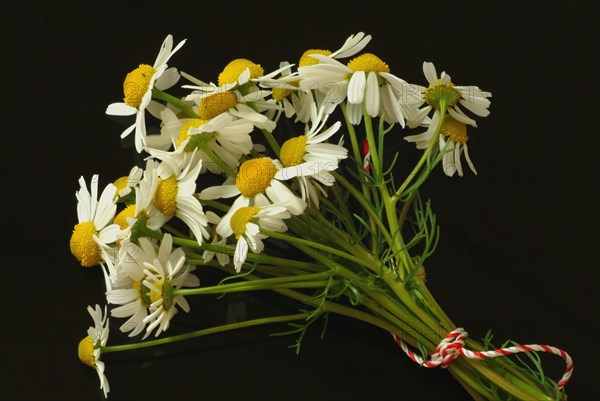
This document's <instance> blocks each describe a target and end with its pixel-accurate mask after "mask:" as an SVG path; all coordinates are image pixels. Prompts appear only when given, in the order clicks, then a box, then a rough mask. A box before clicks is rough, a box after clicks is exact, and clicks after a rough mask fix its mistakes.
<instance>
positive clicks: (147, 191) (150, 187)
mask: <svg viewBox="0 0 600 401" xmlns="http://www.w3.org/2000/svg"><path fill="white" fill-rule="evenodd" d="M158 165H159V163H158V162H156V161H154V160H151V159H150V160H148V161H147V162H146V168H145V169H144V174H143V177H142V180H141V181H140V183H139V185H138V186H137V187H135V204H132V205H129V206H127V207H126V208H125V209H123V210H122V211H120V212H119V213H118V214H117V216H115V219H114V224H117V225H118V226H119V227H120V228H121V237H122V238H121V239H129V238H131V236H132V235H133V236H134V238H133V239H134V240H137V236H138V235H137V234H135V233H134V231H135V227H136V224H138V222H139V224H142V225H143V226H144V227H147V228H149V229H151V230H159V229H160V228H161V227H162V226H163V225H164V224H165V223H166V222H167V221H168V220H169V218H168V217H167V216H165V215H164V214H163V213H161V212H160V210H159V209H158V208H157V207H156V206H155V205H154V203H153V201H152V200H153V197H154V195H155V193H156V191H157V188H158V184H159V177H158Z"/></svg>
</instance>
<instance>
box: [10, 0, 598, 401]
mask: <svg viewBox="0 0 600 401" xmlns="http://www.w3.org/2000/svg"><path fill="white" fill-rule="evenodd" d="M599 17H600V12H599V7H598V3H597V2H568V3H567V2H554V1H545V2H527V1H521V2H503V3H495V2H494V3H492V2H487V3H484V4H480V3H479V2H472V1H468V2H450V1H434V2H425V3H423V2H419V1H397V2H391V1H368V2H361V3H351V2H332V1H310V2H301V1H298V2H291V1H290V2H279V1H267V2H259V1H247V2H246V1H233V2H232V1H228V2H226V3H223V4H221V3H220V2H216V1H202V2H200V1H198V2H164V3H156V2H151V1H150V2H149V1H146V2H134V1H124V2H120V3H110V4H109V3H105V2H76V1H70V2H61V3H60V4H58V3H57V4H53V3H50V2H48V3H45V2H41V1H24V2H17V1H9V2H3V4H2V6H0V27H1V28H0V29H1V30H2V34H3V35H2V37H3V43H2V47H1V49H2V50H1V51H2V71H3V72H2V73H1V74H0V79H1V82H2V83H1V85H0V96H1V99H2V104H1V109H0V110H2V122H3V130H2V131H3V132H2V139H1V142H0V143H2V150H3V152H2V156H1V157H0V174H1V179H2V181H1V183H2V185H1V188H3V190H2V197H1V199H2V208H1V210H2V211H3V213H2V222H3V227H4V231H5V233H4V234H5V235H4V237H7V239H5V240H4V241H3V242H2V245H1V252H2V253H1V256H0V257H1V259H0V260H1V262H2V263H1V267H2V278H3V280H2V302H0V317H1V318H0V322H1V323H0V352H1V355H2V365H3V372H4V373H3V374H2V375H0V384H1V385H0V396H1V397H2V398H6V399H31V398H33V399H101V398H103V396H102V393H101V391H100V390H99V383H98V380H97V377H96V376H95V372H94V371H93V370H91V369H89V368H88V367H86V366H84V365H83V364H81V363H80V362H79V361H78V359H77V354H76V349H77V344H78V342H79V340H80V339H81V338H83V337H84V336H85V335H86V334H85V332H86V330H87V327H88V326H89V325H90V322H91V320H90V319H89V316H88V314H87V312H86V310H85V307H86V306H87V305H89V304H91V305H93V304H96V303H100V304H103V299H104V298H103V290H102V281H101V275H100V272H99V271H98V269H84V268H81V267H80V266H78V264H77V262H76V261H75V260H74V258H73V257H72V256H71V255H70V253H69V247H68V240H69V237H70V233H71V230H72V227H73V225H74V224H75V223H76V218H77V217H76V200H75V196H74V193H75V191H76V190H77V188H78V185H77V179H78V178H79V176H81V175H83V176H84V177H86V179H87V180H89V178H90V177H91V175H92V174H94V173H99V174H100V179H101V183H100V186H101V187H103V186H104V185H106V184H107V183H108V182H110V181H112V180H114V179H115V178H116V177H119V176H121V175H125V174H126V173H127V172H128V170H129V168H130V167H131V166H132V165H133V163H134V162H136V156H135V151H134V149H133V148H132V147H131V146H130V145H128V144H127V142H122V141H121V140H120V139H119V134H120V132H121V131H122V129H123V126H122V125H120V124H119V123H118V122H115V121H112V120H110V119H109V118H108V117H107V116H106V115H105V114H104V110H105V107H106V105H108V104H109V103H111V102H114V101H120V99H121V98H122V86H121V85H122V82H123V79H124V77H125V74H126V73H127V72H129V71H131V70H132V69H133V68H135V67H137V64H139V63H149V64H151V63H152V62H153V60H154V58H155V57H156V54H157V52H158V49H159V47H160V45H161V43H162V41H163V39H164V37H165V36H166V34H168V33H171V34H173V35H174V38H175V42H178V41H179V40H181V39H183V38H187V39H188V42H187V44H186V45H185V46H184V47H183V49H182V50H180V51H179V52H178V53H177V54H176V55H175V56H174V58H173V59H172V60H171V62H170V65H171V66H176V67H178V68H180V69H182V70H184V71H187V72H190V73H192V74H193V75H196V76H198V77H200V78H203V79H204V80H206V81H216V79H217V74H218V72H219V71H220V70H221V69H222V68H223V66H224V65H225V64H226V63H227V62H229V61H230V60H232V59H234V58H240V57H244V58H249V59H251V60H253V61H255V62H257V63H260V64H262V65H263V67H265V70H266V71H270V70H273V69H275V68H277V66H278V63H279V61H281V60H288V61H290V62H295V61H296V60H297V59H298V57H299V55H300V54H302V52H303V51H304V50H306V49H309V48H328V49H331V50H334V49H336V48H338V47H339V46H340V45H341V43H343V41H344V40H345V38H346V37H347V36H348V35H350V34H352V33H356V32H359V31H365V32H367V33H369V34H371V35H372V36H373V41H372V42H371V44H370V45H369V47H368V48H367V50H368V51H369V52H372V53H375V54H377V55H378V56H379V57H381V58H382V59H383V60H384V61H386V62H387V63H388V64H389V65H390V67H391V70H392V73H394V74H396V75H398V76H400V77H402V78H404V79H406V80H407V81H408V82H411V83H420V84H424V83H425V80H424V77H423V76H422V71H421V65H422V62H423V61H425V60H427V61H433V62H434V63H435V64H436V66H437V67H438V69H439V70H438V71H441V70H446V71H447V72H449V73H450V74H451V75H452V77H453V81H454V82H456V83H458V84H476V85H479V86H480V87H481V88H483V89H485V90H488V91H491V92H492V93H493V99H492V106H491V116H490V117H489V118H487V119H479V120H478V121H479V128H478V129H476V130H471V131H470V136H471V139H470V142H469V145H470V152H471V155H472V158H473V160H474V162H475V164H476V166H477V169H478V172H479V175H478V176H477V177H475V176H473V175H472V174H470V173H467V174H466V175H465V177H463V178H459V177H454V178H448V177H445V176H444V175H443V174H442V171H441V169H438V171H436V172H435V173H434V174H433V176H432V177H431V179H430V181H429V182H428V183H427V185H426V186H425V188H424V189H423V191H422V194H423V196H424V197H430V198H431V199H432V202H433V207H434V210H435V211H436V214H437V216H438V219H439V223H440V226H441V233H442V237H441V241H440V244H439V248H438V250H437V253H436V254H435V256H434V257H433V258H432V259H431V260H430V261H429V263H428V271H427V272H428V283H429V287H430V289H431V291H432V292H433V293H434V294H435V296H436V297H437V299H438V301H439V303H440V304H441V305H443V306H444V308H445V310H446V311H447V313H448V314H449V315H450V316H451V317H452V318H453V319H454V321H455V322H456V323H457V324H458V325H461V326H462V327H465V328H466V329H467V330H468V331H469V332H470V334H471V336H472V337H475V338H481V337H482V336H483V335H484V334H485V332H486V331H487V329H488V328H491V329H492V330H493V331H494V333H495V339H496V341H497V342H498V343H500V342H502V341H504V340H506V339H509V338H510V339H514V340H516V341H519V342H521V343H545V344H550V345H555V346H558V347H563V348H564V349H566V350H567V351H568V352H570V353H571V355H572V356H573V358H574V360H575V364H576V369H575V373H574V376H573V378H572V381H571V383H570V384H569V385H568V387H567V389H568V393H569V394H570V399H572V400H589V399H597V397H594V395H593V394H594V393H593V392H592V390H593V389H594V384H596V383H595V382H594V377H595V378H597V376H598V368H597V367H596V366H595V365H594V364H593V361H594V360H597V359H598V356H599V355H598V351H597V342H598V341H597V340H598V334H597V333H598V330H599V325H598V319H597V317H596V315H597V305H598V304H599V303H598V289H599V288H598V267H599V263H598V256H597V252H598V240H599V239H600V237H599V235H598V228H597V225H598V222H599V220H598V213H597V208H598V199H597V197H596V196H595V192H596V190H597V189H598V179H597V172H598V167H597V166H598V164H597V149H598V106H599V102H598V75H597V70H598V42H597V40H598V37H600V35H599V32H598V25H599ZM397 145H398V146H403V148H404V149H409V148H408V147H407V145H406V144H405V143H404V141H403V140H402V139H401V137H400V136H398V140H397ZM409 153H410V154H412V155H413V156H407V158H408V160H406V164H405V165H406V166H408V165H410V164H409V163H410V162H411V161H413V159H410V158H411V157H415V154H414V152H409ZM401 162H402V160H401ZM201 276H202V277H203V278H204V279H205V280H209V281H210V280H211V277H210V275H205V272H202V273H201ZM7 291H8V293H7ZM244 310H245V313H246V314H247V316H248V317H254V316H259V315H261V314H262V315H264V314H269V313H275V312H281V311H283V310H286V311H288V310H289V309H287V305H286V304H285V303H284V302H282V301H281V300H280V299H279V298H276V297H274V296H272V295H268V294H255V295H253V296H245V297H226V298H223V299H221V300H219V301H216V300H214V299H208V298H203V299H193V300H192V312H191V313H190V314H189V315H187V316H184V314H179V315H178V316H177V317H176V318H175V319H174V321H173V327H172V328H171V329H170V330H172V331H173V332H182V331H186V330H192V329H197V328H201V327H207V326H209V325H211V324H219V323H223V322H224V321H226V320H228V319H229V320H231V319H235V316H236V315H239V314H240V313H244ZM119 323H120V322H117V321H113V323H112V325H113V330H112V331H111V334H112V337H111V339H114V341H115V342H111V343H116V342H119V341H121V342H122V341H126V340H123V338H122V337H120V336H118V334H117V332H116V327H117V326H118V325H119ZM284 329H285V327H283V326H282V327H271V328H260V329H249V330H244V331H241V332H236V333H230V334H224V335H219V336H214V337H206V338H203V339H201V340H195V341H191V342H188V343H185V344H177V345H173V346H168V347H163V348H161V349H155V350H146V351H134V352H130V353H125V354H121V355H119V354H107V355H105V357H104V360H105V361H106V365H107V372H106V374H107V376H108V379H109V381H110V384H111V388H112V391H111V393H110V394H109V398H110V399H113V400H114V399H131V398H143V399H161V398H162V399H164V398H166V397H174V398H178V399H191V398H195V399H281V400H284V399H328V400H333V399H335V400H337V399H340V400H341V399H344V400H349V399H397V400H404V399H406V400H460V399H467V398H468V397H467V395H466V393H465V392H464V391H463V390H462V388H461V387H460V386H459V385H458V384H457V383H456V382H455V381H454V380H453V379H452V378H451V377H450V375H449V373H448V372H445V371H442V370H425V369H419V368H418V367H417V366H416V365H415V364H414V363H412V362H410V361H409V360H408V358H407V357H406V356H405V355H404V354H403V353H402V352H401V351H400V350H399V349H398V348H397V346H396V345H395V344H394V342H393V341H392V339H391V337H390V336H389V334H387V333H384V332H382V331H380V330H379V329H376V328H372V327H368V326H367V325H366V324H362V323H357V322H351V321H348V320H346V319H343V318H338V317H332V318H331V319H330V322H329V328H328V330H327V333H326V335H325V338H324V339H323V340H320V339H319V336H318V335H319V331H320V329H318V328H317V329H315V330H314V331H313V332H312V333H310V334H309V335H308V338H307V339H306V341H305V344H304V346H303V348H302V352H301V353H300V355H299V356H296V355H295V354H294V353H293V351H292V350H289V349H288V348H287V345H289V344H291V343H292V341H293V338H289V337H275V338H269V337H268V335H269V334H270V333H272V332H276V331H281V330H284ZM542 360H543V362H544V366H545V367H546V368H547V373H548V374H549V375H551V376H552V377H555V378H556V379H558V378H559V377H560V375H562V372H563V369H564V365H563V362H562V360H561V359H560V358H558V357H555V356H545V355H544V356H542ZM596 394H597V391H596Z"/></svg>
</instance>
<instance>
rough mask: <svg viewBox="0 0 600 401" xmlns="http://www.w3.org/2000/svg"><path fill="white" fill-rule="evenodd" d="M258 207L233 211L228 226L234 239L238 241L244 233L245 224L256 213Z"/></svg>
mask: <svg viewBox="0 0 600 401" xmlns="http://www.w3.org/2000/svg"><path fill="white" fill-rule="evenodd" d="M258 210H259V209H258V207H256V206H249V207H241V208H239V209H238V210H236V211H235V213H234V214H233V216H231V221H230V222H229V225H230V226H231V229H232V230H233V233H234V234H235V238H236V239H238V238H240V237H241V236H242V235H244V233H245V232H246V224H248V222H249V221H250V220H252V218H253V217H254V216H255V215H256V214H257V213H258Z"/></svg>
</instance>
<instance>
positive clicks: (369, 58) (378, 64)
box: [348, 53, 390, 73]
mask: <svg viewBox="0 0 600 401" xmlns="http://www.w3.org/2000/svg"><path fill="white" fill-rule="evenodd" d="M348 68H350V69H351V70H352V71H365V72H375V73H377V72H390V67H389V66H388V65H387V64H386V63H384V62H383V61H381V59H380V58H379V57H377V56H376V55H374V54H371V53H365V54H361V55H360V56H358V57H355V58H353V59H352V60H350V62H349V63H348Z"/></svg>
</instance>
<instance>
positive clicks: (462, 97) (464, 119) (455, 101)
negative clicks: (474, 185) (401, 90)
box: [404, 62, 492, 171]
mask: <svg viewBox="0 0 600 401" xmlns="http://www.w3.org/2000/svg"><path fill="white" fill-rule="evenodd" d="M423 72H424V74H425V77H426V78H427V81H428V82H429V87H428V88H422V93H423V99H424V101H425V102H426V103H427V106H425V107H423V108H422V109H421V110H420V116H421V118H424V116H426V115H427V114H428V113H429V112H430V111H431V109H434V113H433V117H432V118H431V122H430V123H429V128H428V129H427V130H426V131H425V132H423V133H421V134H417V135H409V136H407V137H405V138H404V139H405V140H406V141H408V142H414V143H415V145H416V146H417V149H426V148H427V147H428V146H429V144H430V143H431V141H432V140H434V136H435V132H436V130H437V128H438V124H439V121H440V109H439V108H440V101H441V100H442V99H443V100H444V102H445V104H446V110H447V113H448V114H449V116H450V117H452V119H453V120H455V121H457V122H461V123H463V124H468V125H471V126H473V127H477V123H476V122H475V120H473V119H472V118H470V117H468V116H467V115H466V114H465V113H464V112H463V111H462V110H461V109H460V108H459V104H460V105H463V106H464V107H466V108H467V109H468V110H470V111H472V112H473V113H474V114H476V115H478V116H480V117H486V116H488V115H489V114H490V111H489V110H488V108H489V106H490V100H489V99H488V98H489V97H491V96H492V94H491V93H489V92H484V91H482V90H481V89H479V88H478V87H477V86H455V85H454V84H453V83H452V81H451V80H450V75H448V74H446V73H445V72H442V75H441V77H440V78H439V79H438V77H437V73H436V70H435V67H434V65H433V63H428V62H424V63H423ZM423 113H425V114H423ZM447 119H448V116H446V117H445V119H444V121H446V120H447ZM417 123H420V122H419V121H417ZM459 137H460V138H463V137H464V138H465V139H464V142H461V140H458V141H455V142H457V143H463V144H465V145H466V138H467V135H466V128H465V130H464V135H459V136H458V137H457V138H459ZM436 140H437V139H436ZM439 140H441V141H442V142H444V143H445V141H444V140H443V138H441V137H440V139H439ZM449 148H450V149H454V145H452V144H449ZM462 148H464V152H465V157H466V158H467V160H470V159H469V156H468V151H467V149H466V148H465V147H464V146H458V147H457V151H458V149H462ZM462 151H463V150H460V152H461V153H462ZM453 153H454V152H453ZM445 157H446V158H448V157H450V156H448V155H446V156H445ZM458 160H459V161H460V157H459V158H458ZM455 165H456V164H455ZM469 165H472V163H469ZM457 167H458V165H457ZM458 168H460V167H458ZM471 169H472V170H474V168H471ZM444 171H446V168H445V170H444ZM447 171H452V168H449V169H448V170H447Z"/></svg>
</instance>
